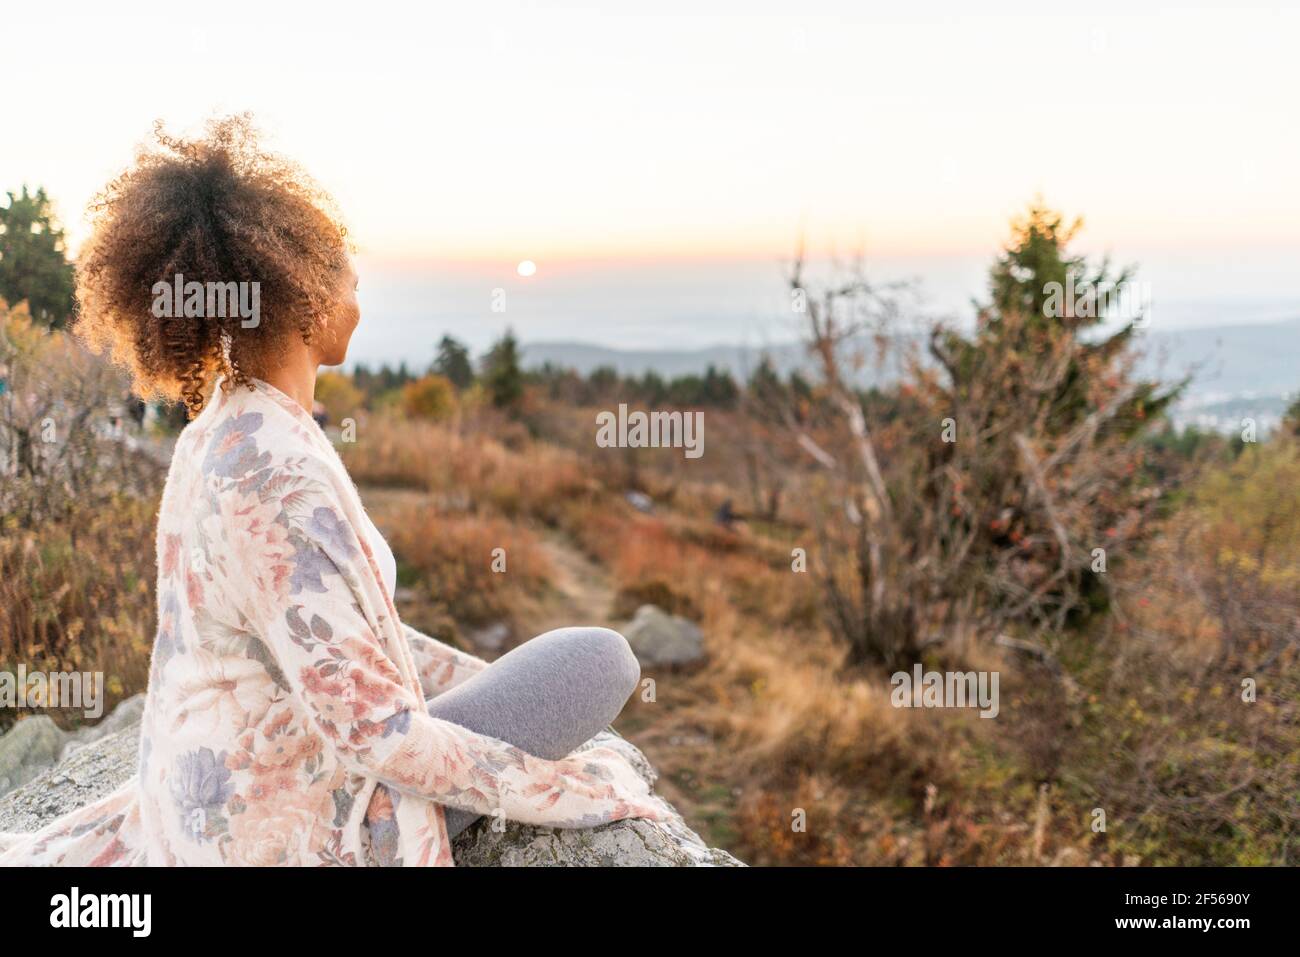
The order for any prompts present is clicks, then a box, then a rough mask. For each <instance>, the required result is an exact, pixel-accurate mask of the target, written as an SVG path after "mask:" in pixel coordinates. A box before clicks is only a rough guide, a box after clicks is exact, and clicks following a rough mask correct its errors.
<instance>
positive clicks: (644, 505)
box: [623, 489, 655, 515]
mask: <svg viewBox="0 0 1300 957" xmlns="http://www.w3.org/2000/svg"><path fill="white" fill-rule="evenodd" d="M623 497H624V498H625V499H627V503H628V504H629V505H631V506H632V507H633V508H634V509H636V510H637V511H638V512H644V513H645V514H646V515H653V514H654V510H655V503H654V499H652V498H651V497H650V496H649V495H647V494H646V493H645V492H638V491H636V490H634V489H633V490H630V491H627V492H624V493H623Z"/></svg>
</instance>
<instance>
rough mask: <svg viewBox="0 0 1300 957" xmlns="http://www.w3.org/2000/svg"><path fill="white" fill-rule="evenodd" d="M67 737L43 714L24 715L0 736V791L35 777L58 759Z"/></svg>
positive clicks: (3, 791) (2, 791)
mask: <svg viewBox="0 0 1300 957" xmlns="http://www.w3.org/2000/svg"><path fill="white" fill-rule="evenodd" d="M67 739H68V733H67V732H66V731H64V730H62V729H61V728H60V727H59V726H58V725H57V724H55V723H54V719H53V718H51V717H50V716H49V715H47V714H37V715H33V716H32V717H30V718H24V719H23V720H22V721H19V722H18V723H17V724H15V725H14V726H13V727H12V728H10V729H9V730H8V731H6V732H5V734H4V736H3V737H0V794H5V793H7V792H9V791H12V790H13V789H14V788H16V787H18V786H19V785H21V784H26V783H27V782H28V781H30V780H32V779H33V778H35V777H36V776H37V775H38V774H40V773H41V772H42V771H44V770H45V769H46V768H48V767H49V766H50V765H51V764H53V763H54V762H55V761H57V760H58V759H59V753H60V752H61V751H62V750H63V745H64V743H65V742H66V741H67Z"/></svg>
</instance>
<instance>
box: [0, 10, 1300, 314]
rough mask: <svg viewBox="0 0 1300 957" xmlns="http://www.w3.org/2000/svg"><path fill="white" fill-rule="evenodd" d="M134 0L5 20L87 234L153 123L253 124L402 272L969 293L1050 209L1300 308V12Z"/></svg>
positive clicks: (64, 200) (56, 177)
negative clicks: (210, 120) (114, 179)
mask: <svg viewBox="0 0 1300 957" xmlns="http://www.w3.org/2000/svg"><path fill="white" fill-rule="evenodd" d="M138 7H139V9H141V10H144V9H146V8H148V10H149V12H146V13H136V14H134V15H131V16H126V15H123V14H121V13H119V12H116V11H115V10H114V8H113V7H112V6H111V5H105V4H101V3H94V4H92V3H88V2H80V0H74V2H68V3H62V4H53V5H51V4H45V5H37V4H31V5H28V9H26V10H24V11H23V12H22V13H20V14H16V12H15V11H14V10H13V9H10V10H9V11H8V12H7V14H6V26H7V27H11V26H13V25H14V23H15V19H14V18H15V15H16V16H17V22H18V24H19V25H20V29H18V30H15V31H12V32H11V31H10V30H8V29H7V30H6V33H7V34H8V41H9V42H7V43H6V73H7V77H6V95H5V123H4V134H3V136H4V141H3V148H2V149H0V190H4V189H16V188H17V187H18V186H19V185H20V184H22V183H23V182H26V183H29V184H32V185H37V184H40V185H44V186H45V187H46V188H47V189H48V190H49V191H50V192H51V194H52V195H53V197H54V198H55V200H56V202H57V205H58V209H59V212H60V214H61V215H62V216H63V218H64V220H65V222H66V225H67V228H68V230H69V233H70V237H71V239H72V242H73V246H74V248H75V245H76V243H77V241H78V240H79V239H80V237H81V236H82V235H84V231H85V225H84V222H83V219H82V216H81V210H82V209H83V208H84V206H85V204H86V202H87V201H88V200H89V199H90V198H91V196H92V195H93V193H94V192H95V190H96V189H97V188H98V187H99V186H101V185H102V184H103V183H104V182H105V181H106V180H107V179H109V178H110V177H111V176H112V175H113V174H114V173H115V172H116V171H118V170H119V169H120V168H121V167H122V166H123V165H124V164H125V163H126V162H127V161H128V160H129V159H130V156H131V152H132V148H133V145H134V144H135V143H136V142H138V141H140V140H141V139H143V138H144V137H145V136H146V135H147V134H148V131H149V130H150V128H151V124H152V122H153V120H154V119H155V118H162V119H164V120H165V121H167V123H168V124H169V125H170V126H172V127H173V128H174V129H177V130H187V129H188V130H192V129H195V128H197V127H198V125H199V124H201V122H202V120H203V119H204V118H205V117H207V116H209V115H212V114H214V113H222V112H233V111H240V110H251V111H252V112H253V113H254V114H255V116H256V118H257V121H258V123H259V125H260V126H262V127H263V128H264V129H265V130H266V132H267V133H268V136H269V139H268V142H269V144H270V145H271V146H272V147H273V148H275V149H278V150H280V151H283V152H285V153H287V154H289V155H291V156H293V157H294V158H296V159H298V160H300V161H301V162H302V163H303V164H304V165H305V166H306V167H307V168H308V169H309V170H310V171H311V172H312V173H313V174H314V175H315V176H316V178H317V179H318V180H320V182H321V183H322V184H323V185H324V186H325V187H326V188H327V189H329V190H330V191H331V192H332V193H333V194H334V195H335V197H336V199H337V200H338V201H339V204H340V205H341V207H342V209H343V211H344V214H345V216H346V218H347V219H348V222H349V224H350V227H351V229H352V232H353V235H354V238H355V240H356V242H357V244H358V247H359V251H360V253H361V254H362V257H363V261H364V262H366V263H368V264H372V272H373V274H374V275H376V276H385V275H396V274H402V273H405V274H407V275H426V276H433V275H444V274H453V275H456V276H459V277H460V278H461V279H462V280H464V279H465V277H468V276H474V277H476V278H475V279H474V280H473V284H474V285H475V288H477V286H479V285H482V284H483V283H488V284H491V283H493V282H497V281H500V282H505V281H507V280H510V281H513V282H516V285H517V284H518V280H519V277H518V276H517V275H516V274H515V272H514V266H515V264H516V263H517V262H518V261H520V260H523V259H530V260H533V261H535V262H536V263H537V264H538V273H537V276H536V277H534V278H533V279H532V280H530V281H531V282H534V283H536V284H538V285H539V287H540V284H542V283H545V282H547V281H548V280H550V279H554V278H555V277H559V276H568V277H569V281H570V283H571V284H573V283H578V281H579V280H578V279H575V278H574V277H582V276H589V277H593V279H592V281H593V282H596V283H597V285H599V282H598V277H601V276H603V277H604V281H609V280H610V277H615V276H627V275H634V276H635V275H640V276H646V275H652V274H655V271H656V270H658V271H659V274H662V275H663V276H665V277H676V279H672V278H668V279H665V281H668V282H674V281H678V280H681V278H682V276H684V275H686V274H687V273H690V274H691V275H696V273H695V272H691V271H692V270H696V271H698V270H699V269H700V268H701V265H702V264H707V263H717V264H719V265H718V267H717V269H718V271H717V273H716V274H717V275H718V276H719V277H722V276H731V277H732V279H728V280H725V282H724V281H723V280H722V279H720V280H719V282H720V283H721V285H720V286H719V287H718V288H719V289H721V288H722V286H723V285H727V284H728V283H732V282H739V281H740V280H739V279H738V278H737V277H739V276H740V275H741V274H742V272H745V271H746V270H752V269H754V268H756V267H761V268H767V266H768V265H771V264H775V263H777V262H779V260H781V259H782V258H785V257H788V256H789V255H790V253H791V251H792V249H793V248H794V246H795V243H796V241H797V240H798V238H799V237H800V236H801V235H802V236H806V237H807V240H808V243H809V245H810V246H811V247H812V248H813V249H815V250H817V251H821V252H830V251H834V252H837V253H840V254H850V253H854V252H857V251H862V252H865V253H866V254H867V256H868V257H869V261H875V262H878V263H880V264H882V268H883V269H884V270H885V271H886V272H907V273H910V274H931V273H932V274H933V283H934V290H935V294H936V297H937V299H938V301H939V302H940V303H941V304H942V305H945V306H948V305H951V306H952V307H954V308H955V307H956V306H957V304H958V303H960V302H961V301H964V297H965V296H967V295H969V294H971V293H974V292H977V291H978V289H977V288H968V287H969V286H971V285H972V284H974V285H975V286H978V283H979V277H980V270H981V269H982V266H981V265H980V264H982V263H986V262H987V260H988V258H989V257H990V256H991V255H992V254H993V253H994V252H995V251H996V248H997V246H998V244H999V243H1001V242H1002V241H1003V240H1004V238H1005V235H1006V223H1007V220H1008V219H1009V218H1010V217H1011V216H1013V215H1015V214H1016V213H1017V212H1019V211H1020V210H1022V209H1023V207H1024V206H1025V204H1026V202H1027V201H1028V200H1030V199H1031V198H1033V197H1034V196H1035V195H1036V194H1041V195H1042V196H1043V197H1045V198H1046V200H1047V201H1048V202H1049V203H1050V204H1051V205H1053V206H1055V207H1057V208H1061V209H1063V210H1065V211H1067V212H1070V213H1083V214H1084V215H1085V217H1086V220H1087V224H1088V229H1087V232H1086V233H1085V238H1084V249H1085V250H1087V251H1095V252H1098V253H1101V252H1106V251H1112V252H1114V253H1115V255H1116V257H1117V258H1118V259H1120V260H1122V261H1125V262H1127V261H1133V260H1135V261H1138V262H1140V263H1141V264H1142V265H1143V268H1144V276H1145V278H1147V279H1148V280H1150V281H1151V282H1152V284H1153V287H1154V292H1155V296H1156V298H1157V299H1159V298H1160V296H1161V294H1162V292H1163V293H1164V294H1165V297H1166V298H1167V299H1180V298H1181V299H1187V300H1189V301H1190V300H1197V299H1201V300H1210V299H1216V300H1217V299H1224V300H1238V299H1240V300H1243V301H1244V300H1254V301H1259V302H1264V301H1268V302H1274V301H1276V302H1278V303H1288V302H1294V303H1300V270H1297V269H1296V268H1295V266H1296V264H1297V262H1298V261H1300V227H1298V226H1297V224H1298V223H1300V189H1298V188H1297V187H1296V170H1297V168H1300V124H1297V123H1296V121H1295V117H1296V112H1295V110H1296V107H1295V100H1296V95H1297V93H1300V56H1297V55H1296V50H1295V44H1296V38H1297V37H1298V36H1300V8H1298V7H1297V5H1295V4H1283V3H1250V2H1246V3H1240V2H1234V3H1231V4H1228V3H1223V4H1218V5H1209V4H1198V3H1180V4H1176V5H1175V4H1168V5H1165V4H1154V3H1153V4H1143V3H1136V2H1115V3H1111V2H1100V3H1097V2H1092V3H1087V4H1081V3H1072V4H1048V3H1043V2H1024V3H1019V2H990V3H984V4H978V5H976V4H969V3H961V2H930V3H926V2H920V3H906V4H904V3H891V4H876V3H862V2H853V3H850V2H845V3H818V2H801V3H798V4H791V3H789V2H784V3H779V4H777V3H765V2H761V0H748V2H744V3H735V4H727V3H707V2H692V3H676V2H659V3H655V4H653V5H651V4H643V5H638V6H637V7H635V8H634V7H632V6H630V5H620V4H594V3H593V4H540V3H537V4H534V3H475V4H463V3H458V4H426V5H415V4H410V3H386V2H379V0H376V2H368V3H364V4H358V3H348V4H342V3H311V4H301V5H293V6H292V7H291V6H290V5H286V4H278V3H267V2H260V3H240V2H233V3H223V4H204V5H202V6H199V7H181V6H179V5H177V4H175V3H157V4H141V5H138ZM1053 9H1056V10H1057V11H1058V12H1053ZM617 10H626V11H627V12H624V13H617V12H612V11H617ZM647 270H648V271H649V272H646V271H647ZM683 270H685V272H683ZM746 274H748V273H746ZM494 277H495V278H494ZM480 278H481V282H480ZM647 281H648V280H647ZM700 281H702V282H703V283H704V285H705V286H706V287H707V285H708V283H707V279H702V280H700ZM363 282H364V274H363ZM696 284H697V281H696V280H695V279H692V280H690V282H689V284H688V285H690V286H691V288H694V286H695V285H696ZM616 289H617V284H615V291H616ZM715 292H716V290H715ZM556 294H558V293H556ZM467 295H469V294H468V293H467ZM475 295H476V294H475ZM584 295H586V297H587V298H588V299H590V298H591V296H590V289H588V290H586V291H585V293H584ZM764 295H766V293H765V294H764ZM475 301H477V300H475ZM701 305H702V304H701ZM557 308H561V311H562V303H561V304H560V305H559V306H557ZM744 308H745V309H749V308H751V307H750V306H745V307H744ZM752 308H753V309H754V310H757V311H761V310H762V308H763V306H762V300H761V297H760V298H756V299H755V300H754V304H753V305H752ZM1278 308H1283V309H1285V308H1287V307H1285V306H1280V307H1278ZM552 332H555V331H554V330H552ZM555 334H558V333H555ZM727 335H728V332H727V331H726V330H721V329H720V330H719V335H718V336H716V337H715V338H727ZM590 338H595V339H599V338H600V336H592V337H590ZM605 338H606V339H608V338H609V337H608V336H606V337H605Z"/></svg>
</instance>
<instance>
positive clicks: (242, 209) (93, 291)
mask: <svg viewBox="0 0 1300 957" xmlns="http://www.w3.org/2000/svg"><path fill="white" fill-rule="evenodd" d="M154 139H155V140H156V142H155V143H153V144H148V145H145V146H142V147H141V148H140V150H139V152H138V153H137V155H136V159H135V163H134V165H132V166H131V167H130V168H129V169H128V170H127V171H126V172H124V173H123V174H122V175H120V176H118V177H117V178H116V179H114V180H113V181H112V182H110V183H109V184H108V186H107V187H105V189H104V190H103V192H102V193H100V194H99V196H97V197H96V199H95V200H94V202H92V204H91V206H90V215H91V221H92V233H91V236H90V238H89V240H87V242H86V244H85V246H84V247H83V249H82V251H81V254H80V255H79V256H78V260H77V301H78V306H79V309H78V316H77V321H76V325H75V329H76V331H77V332H78V334H79V335H80V336H81V337H82V338H83V339H84V340H85V341H86V342H87V343H88V344H89V345H90V347H91V348H92V349H94V350H95V351H96V352H99V351H102V350H103V349H104V348H105V347H107V348H108V350H109V352H110V354H111V356H112V358H113V359H114V361H116V362H119V363H120V364H122V365H124V366H126V367H127V368H128V369H129V370H130V372H131V375H132V378H133V380H134V388H135V390H136V391H137V392H138V393H139V394H140V395H141V396H142V397H144V398H150V397H155V396H162V397H164V398H168V399H172V400H176V399H180V400H181V401H183V402H184V403H185V406H186V408H187V409H188V411H189V414H190V416H191V417H192V416H194V415H196V414H198V412H199V411H200V410H201V409H202V408H203V405H204V402H205V395H206V393H207V392H209V391H210V388H211V383H212V382H213V381H215V379H216V377H218V376H224V377H225V381H224V385H225V387H226V388H229V387H231V386H233V385H235V384H242V385H248V384H249V382H248V379H249V376H250V375H258V374H259V370H264V369H268V368H274V367H275V365H276V364H277V362H278V361H279V359H280V357H281V356H282V355H283V354H284V350H285V348H286V345H287V344H288V343H289V342H290V340H289V336H290V334H292V333H296V334H297V335H300V336H301V337H302V339H303V341H305V342H308V343H310V342H311V341H312V338H313V336H315V335H317V334H318V333H320V332H322V331H323V330H324V329H325V327H326V325H327V323H328V321H329V317H330V316H331V314H332V311H333V309H334V307H335V303H336V299H337V296H338V291H339V284H340V281H341V278H342V275H343V274H344V272H345V270H346V267H347V263H348V252H349V249H348V243H347V238H346V237H347V230H346V228H345V227H344V226H343V224H342V222H341V220H340V219H339V217H338V215H337V213H336V211H335V209H334V205H333V203H332V201H331V200H330V199H329V197H328V196H327V195H326V194H325V193H324V192H323V191H322V190H321V189H320V188H319V187H318V186H316V185H315V183H314V182H313V181H312V180H311V179H310V178H309V177H308V176H307V175H306V174H305V173H304V172H303V171H302V170H301V169H300V168H299V167H298V166H297V165H296V164H294V163H292V162H290V161H288V160H286V159H284V158H282V157H279V156H277V155H275V154H272V153H267V152H264V151H263V150H262V149H260V148H259V146H258V140H257V133H256V130H255V129H254V127H253V125H252V121H251V119H250V117H249V116H248V115H247V114H241V115H238V116H232V117H226V118H222V119H216V120H212V121H210V122H209V123H208V124H207V127H206V130H205V135H203V136H202V137H199V138H194V139H181V138H176V137H172V136H169V135H168V134H167V133H166V132H165V131H164V130H163V127H162V124H161V123H156V124H155V126H154ZM178 273H179V274H182V275H183V276H184V277H185V281H186V282H187V283H188V282H189V281H191V280H193V281H197V282H201V283H205V282H221V283H229V282H249V283H252V282H257V283H259V284H260V295H261V300H260V317H259V318H260V321H259V323H258V324H257V325H256V326H255V327H254V328H245V327H244V325H243V323H242V321H241V319H240V317H239V316H229V317H226V318H219V317H216V318H214V317H207V318H200V319H196V318H188V319H187V318H165V317H161V318H160V317H158V316H156V315H154V311H153V309H152V306H153V304H154V301H155V298H154V293H153V288H154V285H155V284H156V283H159V282H166V283H170V282H172V281H173V277H174V276H175V275H176V274H178ZM223 311H224V310H223Z"/></svg>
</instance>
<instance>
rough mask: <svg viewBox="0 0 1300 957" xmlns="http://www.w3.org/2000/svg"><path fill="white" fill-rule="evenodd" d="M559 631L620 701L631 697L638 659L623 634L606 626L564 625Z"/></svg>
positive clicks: (635, 682) (638, 678)
mask: <svg viewBox="0 0 1300 957" xmlns="http://www.w3.org/2000/svg"><path fill="white" fill-rule="evenodd" d="M563 631H564V632H565V638H566V640H567V641H570V642H572V643H573V644H574V646H575V647H576V649H577V651H578V653H579V654H580V655H581V658H582V661H583V662H584V663H586V664H587V665H588V666H590V667H591V668H592V669H593V670H594V671H596V672H597V673H598V674H599V675H600V677H601V679H602V683H605V684H607V686H608V687H609V689H610V690H611V691H612V692H613V693H614V694H615V695H617V697H618V701H619V704H620V705H621V704H622V703H623V702H624V701H626V700H627V699H628V698H629V697H631V695H632V692H633V691H635V690H636V686H637V683H638V682H639V681H640V680H641V663H640V662H639V661H637V659H636V655H635V654H634V653H633V651H632V646H631V645H629V644H628V643H627V639H626V638H624V637H623V636H622V635H620V634H619V633H618V632H617V631H614V630H612V629H610V628H565V629H563Z"/></svg>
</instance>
